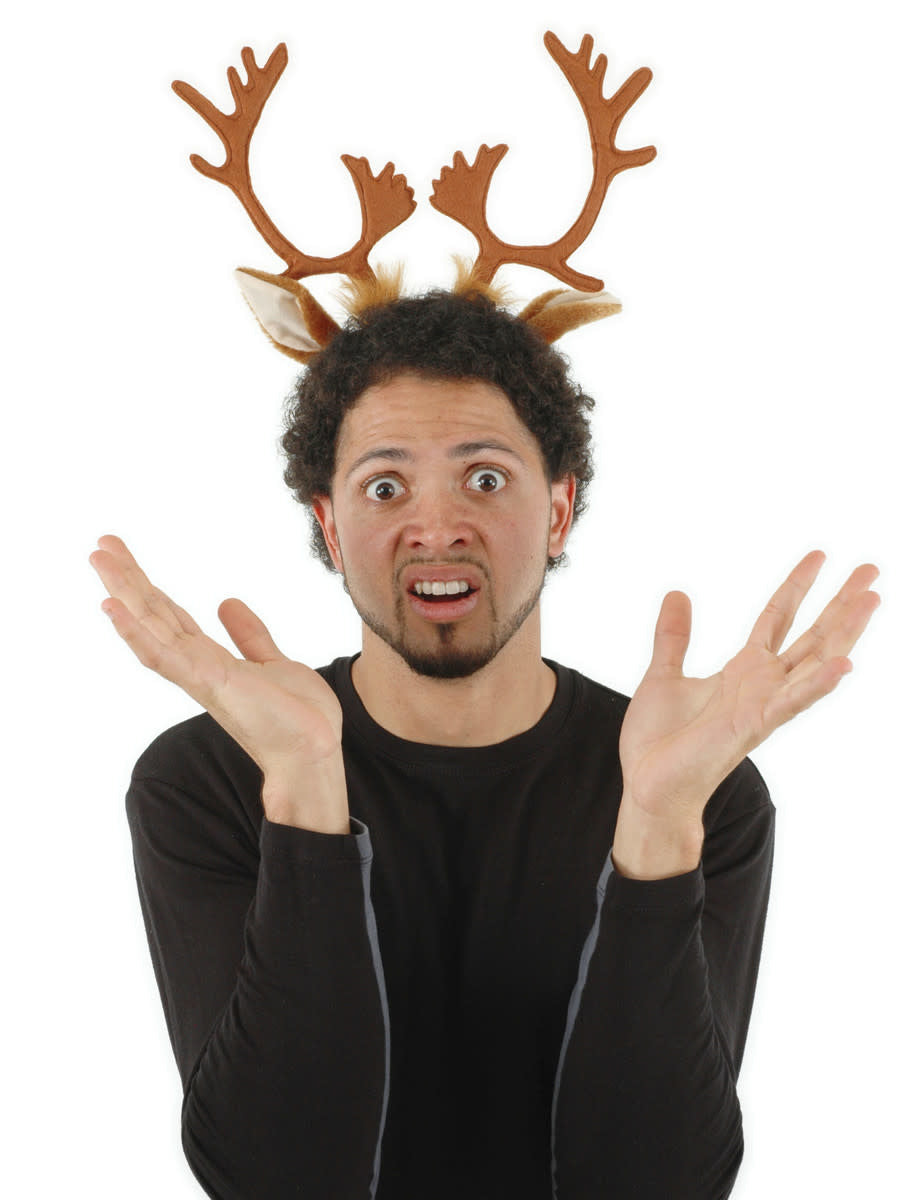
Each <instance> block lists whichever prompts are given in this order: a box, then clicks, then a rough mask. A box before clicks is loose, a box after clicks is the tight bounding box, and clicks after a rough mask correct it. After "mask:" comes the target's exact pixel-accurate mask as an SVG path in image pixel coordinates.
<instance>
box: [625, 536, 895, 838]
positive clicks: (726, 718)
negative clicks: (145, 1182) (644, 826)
mask: <svg viewBox="0 0 922 1200" xmlns="http://www.w3.org/2000/svg"><path fill="white" fill-rule="evenodd" d="M825 559H826V555H825V554H824V553H823V551H822V550H811V552H810V553H809V554H808V555H806V557H805V558H803V559H801V561H800V562H799V563H798V564H797V566H796V567H795V568H794V570H793V571H792V572H791V574H790V575H789V576H788V577H787V579H786V580H785V581H784V583H783V584H782V585H781V587H780V588H779V589H778V590H777V591H776V592H775V594H774V595H773V596H772V598H771V600H769V602H768V604H767V605H766V607H765V609H764V611H763V612H762V614H761V616H760V617H759V619H758V620H757V621H756V623H755V626H754V627H753V630H752V633H751V634H750V636H749V640H748V641H747V643H746V645H745V646H744V647H743V649H742V650H741V651H740V652H739V654H737V655H736V656H735V657H734V658H731V659H730V661H729V662H728V663H727V665H726V666H725V667H724V668H723V670H722V671H718V672H717V674H716V675H711V676H710V677H709V678H707V679H695V678H687V677H686V676H685V675H683V673H682V665H683V663H684V661H685V654H686V652H687V650H688V643H689V638H690V636H691V600H690V599H689V598H688V596H686V594H685V593H684V592H678V591H676V592H669V593H667V595H666V597H665V599H664V600H663V604H662V607H661V609H660V614H659V619H658V620H657V622H656V631H655V634H654V639H653V658H652V661H651V663H650V666H649V668H648V669H647V672H646V674H645V675H644V677H643V679H642V680H641V682H640V685H639V687H638V688H637V690H636V692H635V693H634V696H633V698H632V700H631V703H630V705H629V706H628V709H627V712H626V713H625V716H624V721H623V724H622V727H621V740H620V744H619V749H620V756H621V767H622V773H623V778H624V791H623V795H624V799H625V802H627V801H628V798H629V801H630V804H631V805H632V806H633V809H634V810H635V812H638V813H642V814H643V815H644V817H650V818H651V820H652V821H653V822H654V823H656V824H657V825H659V824H663V825H665V826H666V827H672V828H677V829H679V828H694V827H696V826H697V825H699V824H700V821H701V817H702V815H703V813H704V809H705V806H706V805H707V802H708V799H709V798H710V796H711V795H712V794H713V792H714V791H715V789H716V788H717V786H718V785H719V784H720V783H721V781H722V780H723V779H725V778H726V777H727V775H729V773H730V772H731V771H732V770H733V768H734V767H736V766H737V765H738V764H739V763H740V762H742V761H743V759H744V758H745V757H746V755H747V754H749V753H750V751H752V750H753V749H754V748H755V747H756V746H758V745H759V744H760V743H761V742H764V741H765V739H766V738H767V737H768V736H769V734H770V733H772V732H774V730H776V729H777V728H778V727H779V725H783V724H785V722H787V721H790V719H791V718H792V717H794V716H796V715H797V714H798V713H800V712H803V711H804V709H807V708H809V707H810V706H811V705H812V704H815V703H816V701H817V700H819V699H821V698H822V697H823V696H826V695H828V694H829V693H830V692H831V691H832V690H833V688H835V686H836V684H838V682H839V680H840V679H841V678H842V676H843V675H846V674H847V673H848V672H849V671H850V670H851V669H852V664H851V662H850V661H849V659H848V657H847V655H848V654H849V652H850V650H851V649H852V647H853V646H854V645H855V643H856V642H857V641H858V638H859V637H860V636H861V634H862V633H863V632H864V629H865V626H866V625H867V623H868V621H869V620H870V619H871V614H872V613H873V612H874V610H875V609H876V608H877V606H878V605H879V604H880V596H879V595H878V594H877V592H870V591H868V588H869V587H870V585H871V584H872V583H873V582H874V580H875V579H876V578H877V576H878V575H879V574H880V571H879V569H878V568H877V567H876V566H874V564H873V563H864V564H862V566H860V567H856V568H855V570H854V571H853V572H852V574H851V575H850V576H849V578H848V579H847V581H846V582H845V584H844V585H843V587H842V589H841V590H840V591H839V593H838V595H836V596H835V597H834V598H833V599H832V600H831V601H830V602H829V604H827V606H826V607H825V609H824V610H823V612H822V614H821V616H820V617H819V619H818V620H817V621H816V623H815V624H814V625H813V626H812V627H811V628H810V629H809V630H807V632H806V633H804V634H803V635H802V636H801V637H799V638H798V639H797V641H796V642H794V644H793V645H792V646H791V647H790V648H789V649H788V650H786V651H784V653H779V650H780V648H781V644H782V642H783V641H784V639H785V637H786V636H787V633H788V630H789V629H790V628H791V625H792V624H793V622H794V617H795V616H796V614H797V610H798V608H799V607H800V604H801V601H802V600H803V598H804V596H805V595H806V594H807V592H808V591H809V590H810V588H811V587H812V586H813V583H814V581H815V580H816V577H817V575H818V574H819V571H820V568H821V567H822V565H823V563H824V561H825Z"/></svg>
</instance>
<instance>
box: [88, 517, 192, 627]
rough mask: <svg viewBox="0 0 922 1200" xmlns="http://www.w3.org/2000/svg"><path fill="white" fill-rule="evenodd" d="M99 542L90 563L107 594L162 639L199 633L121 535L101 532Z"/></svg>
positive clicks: (190, 618) (187, 615)
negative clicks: (158, 585) (153, 581)
mask: <svg viewBox="0 0 922 1200" xmlns="http://www.w3.org/2000/svg"><path fill="white" fill-rule="evenodd" d="M104 543H105V544H104ZM99 545H100V549H99V550H94V551H93V553H92V554H91V555H90V556H89V561H90V565H91V566H92V567H93V568H94V570H95V571H96V573H97V575H99V577H100V579H101V580H102V582H103V584H104V585H105V587H106V589H107V590H108V592H109V595H110V596H114V597H115V598H116V599H118V600H121V601H122V603H123V604H124V605H125V607H126V608H127V609H128V610H129V612H130V613H131V614H132V615H133V616H134V617H135V619H136V620H138V621H144V622H145V623H146V624H147V625H148V626H149V627H150V629H151V631H152V632H154V633H156V634H157V635H158V636H160V637H161V638H163V639H166V638H169V637H171V636H174V635H175V634H177V633H187V634H195V633H201V630H200V629H199V627H198V625H197V624H196V623H195V621H194V620H193V619H192V617H191V616H190V615H189V613H187V612H186V610H185V609H184V608H181V607H180V606H179V605H178V604H176V603H175V602H174V601H173V600H171V599H170V597H169V596H167V594H166V593H165V592H163V591H162V590H161V589H160V588H157V587H154V585H153V584H152V583H151V581H150V580H149V579H148V578H147V576H146V575H145V574H144V572H143V571H142V570H141V568H140V567H139V566H138V563H137V562H136V560H135V558H134V556H133V555H132V554H131V552H130V551H129V549H128V547H127V546H126V545H125V543H124V542H123V541H122V540H121V538H118V537H116V536H115V535H114V534H105V535H104V536H103V537H101V538H99Z"/></svg>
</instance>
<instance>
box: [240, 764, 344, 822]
mask: <svg viewBox="0 0 922 1200" xmlns="http://www.w3.org/2000/svg"><path fill="white" fill-rule="evenodd" d="M262 801H263V808H264V810H265V813H266V819H267V820H269V821H275V822H277V823H278V824H281V825H295V826H298V827H299V828H301V829H307V830H312V831H314V832H316V833H350V832H351V827H350V824H349V802H348V795H347V790H346V768H345V764H344V762H343V756H342V752H341V751H337V752H336V754H333V755H330V756H329V758H326V759H321V760H319V761H317V762H312V763H305V764H303V765H300V766H299V765H298V764H294V763H293V764H286V766H285V767H284V768H280V769H277V770H274V771H269V772H268V773H267V774H266V775H265V776H264V779H263V787H262Z"/></svg>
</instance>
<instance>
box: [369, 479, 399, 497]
mask: <svg viewBox="0 0 922 1200" xmlns="http://www.w3.org/2000/svg"><path fill="white" fill-rule="evenodd" d="M402 490H403V484H402V483H401V482H400V480H399V479H395V478H394V476H393V475H383V476H382V475H379V476H378V478H377V479H372V480H371V481H370V482H369V483H366V484H365V495H366V496H367V497H368V499H369V500H393V498H394V496H396V495H398V494H399V492H400V491H402Z"/></svg>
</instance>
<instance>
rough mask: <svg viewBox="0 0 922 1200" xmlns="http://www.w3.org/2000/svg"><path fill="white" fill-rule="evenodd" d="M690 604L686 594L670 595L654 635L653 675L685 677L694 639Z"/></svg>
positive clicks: (667, 597)
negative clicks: (687, 660) (691, 642)
mask: <svg viewBox="0 0 922 1200" xmlns="http://www.w3.org/2000/svg"><path fill="white" fill-rule="evenodd" d="M691 618H692V606H691V600H690V599H689V598H688V596H686V594H685V593H684V592H667V593H666V595H665V596H664V598H663V603H662V605H661V606H660V610H659V617H658V618H657V621H656V629H655V630H654V633H653V658H652V661H651V662H650V670H651V671H663V672H665V673H668V674H675V673H676V672H678V673H679V674H681V673H682V664H683V663H684V662H685V655H686V653H687V652H688V643H689V640H690V639H691Z"/></svg>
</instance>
